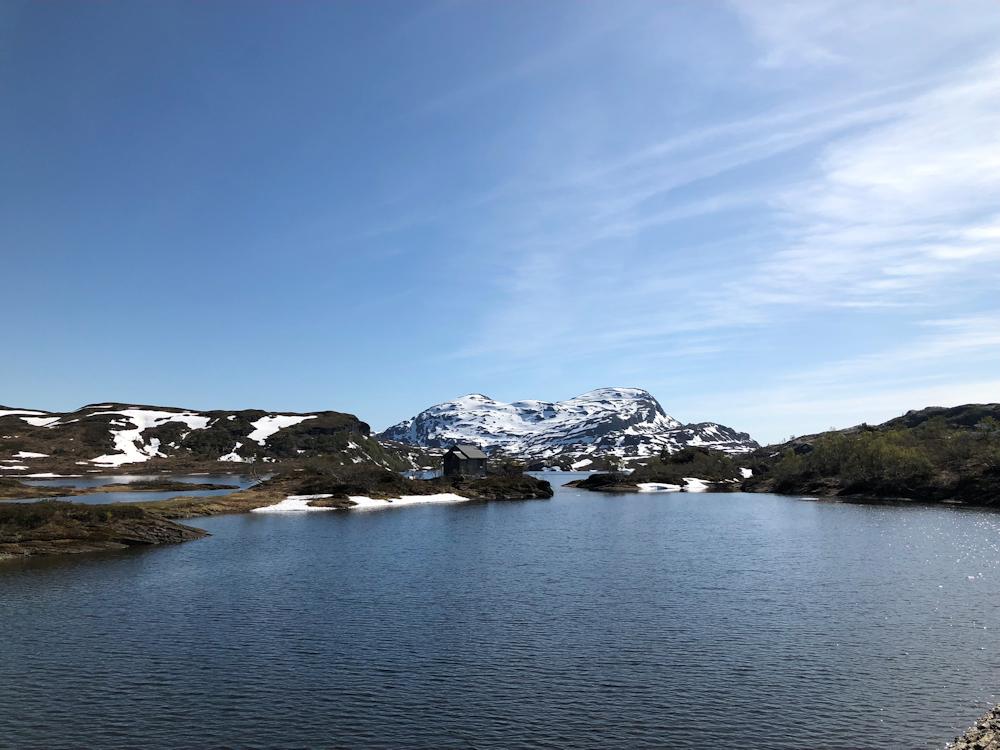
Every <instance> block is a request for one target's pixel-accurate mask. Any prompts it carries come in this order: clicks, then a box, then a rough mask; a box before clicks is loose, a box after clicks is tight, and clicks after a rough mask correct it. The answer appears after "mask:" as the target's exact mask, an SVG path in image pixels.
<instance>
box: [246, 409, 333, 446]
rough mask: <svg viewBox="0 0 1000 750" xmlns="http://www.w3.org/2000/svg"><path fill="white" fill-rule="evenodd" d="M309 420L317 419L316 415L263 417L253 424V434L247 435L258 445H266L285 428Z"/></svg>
mask: <svg viewBox="0 0 1000 750" xmlns="http://www.w3.org/2000/svg"><path fill="white" fill-rule="evenodd" d="M307 419H316V415H315V414H309V415H306V416H292V415H290V414H276V415H274V416H273V417H261V418H260V419H258V420H257V421H256V422H251V423H250V424H251V425H253V428H254V430H253V432H251V433H250V434H249V435H247V437H248V438H250V439H251V440H256V441H257V445H264V443H265V442H267V439H268V438H269V437H271V435H273V434H274V433H276V432H277V431H278V430H280V429H282V428H283V427H291V426H292V425H296V424H298V423H299V422H305V421H306V420H307Z"/></svg>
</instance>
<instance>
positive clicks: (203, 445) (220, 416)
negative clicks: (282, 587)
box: [0, 401, 417, 477]
mask: <svg viewBox="0 0 1000 750" xmlns="http://www.w3.org/2000/svg"><path fill="white" fill-rule="evenodd" d="M409 453H411V452H410V451H408V450H397V449H396V448H395V447H393V446H389V445H384V444H383V443H381V442H379V441H378V440H376V439H375V438H373V437H372V436H371V428H370V427H369V425H368V424H367V423H366V422H363V421H361V420H360V419H358V418H357V417H356V416H354V415H352V414H346V413H343V412H336V411H314V412H291V411H279V412H275V411H265V410H263V409H241V410H194V409H183V408H179V407H172V406H154V405H148V404H141V405H140V404H131V403H127V402H115V401H107V402H100V403H93V404H88V405H86V406H82V407H80V408H79V409H76V410H75V411H70V412H50V411H43V410H39V409H26V408H10V407H0V476H13V477H17V476H21V477H31V476H34V475H38V474H42V475H46V474H51V473H53V472H57V471H58V472H61V473H65V472H72V473H74V474H80V473H99V472H101V471H108V470H111V469H114V470H118V471H122V472H129V471H134V470H136V469H139V468H142V469H143V470H158V469H163V468H176V469H182V468H191V467H194V466H198V467H199V468H204V465H205V464H212V465H217V467H218V469H223V467H225V466H226V465H227V464H230V465H232V464H247V463H255V462H261V463H264V464H272V463H278V462H284V461H288V460H307V459H309V458H311V457H320V456H322V457H326V458H329V457H332V458H333V459H334V461H335V462H337V461H339V462H340V463H343V464H354V463H372V464H377V465H380V466H383V467H385V468H392V469H404V468H415V467H416V466H417V464H416V463H415V462H414V461H413V460H412V457H410V456H409V455H408V454H409ZM233 468H235V467H233ZM40 469H41V470H42V471H39V470H40Z"/></svg>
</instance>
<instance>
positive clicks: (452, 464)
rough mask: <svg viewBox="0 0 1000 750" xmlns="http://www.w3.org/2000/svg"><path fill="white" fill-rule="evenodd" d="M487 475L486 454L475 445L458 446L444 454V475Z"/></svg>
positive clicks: (452, 447)
mask: <svg viewBox="0 0 1000 750" xmlns="http://www.w3.org/2000/svg"><path fill="white" fill-rule="evenodd" d="M485 473H486V454H485V453H483V452H482V451H481V450H479V448H477V447H476V446H474V445H461V444H456V445H453V446H451V448H449V449H448V452H447V453H445V454H444V475H445V476H446V477H455V476H459V475H462V474H464V475H467V476H480V477H481V476H483V475H484V474H485Z"/></svg>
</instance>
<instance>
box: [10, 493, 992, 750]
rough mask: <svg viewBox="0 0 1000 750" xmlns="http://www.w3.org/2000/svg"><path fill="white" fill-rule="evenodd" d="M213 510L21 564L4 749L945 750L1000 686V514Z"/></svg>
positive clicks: (569, 504)
mask: <svg viewBox="0 0 1000 750" xmlns="http://www.w3.org/2000/svg"><path fill="white" fill-rule="evenodd" d="M546 478H549V479H550V480H551V481H553V484H557V483H559V482H565V481H569V480H570V479H572V478H574V475H572V474H568V473H563V474H555V475H552V474H550V475H546ZM190 523H192V524H193V525H197V526H200V527H202V528H205V529H206V530H208V531H209V532H211V533H212V534H213V536H211V537H208V538H206V539H204V540H199V541H195V542H190V543H187V544H183V545H178V546H172V547H160V548H150V549H144V550H130V551H127V552H120V553H102V554H94V555H86V556H82V555H81V556H69V557H62V558H49V559H34V560H26V561H13V562H7V563H4V564H2V565H0V633H2V635H0V638H2V641H0V646H2V647H0V746H9V747H14V748H46V749H48V748H61V747H102V748H117V747H121V748H126V747H139V746H141V747H144V748H167V747H189V748H206V747H240V748H291V747H324V748H333V747H337V748H340V747H348V748H529V747H530V748H535V747H549V748H569V747H573V748H595V749H596V748H601V749H605V748H623V749H624V748H706V747H733V748H776V749H777V748H782V749H786V748H787V749H788V750H801V749H802V748H828V749H831V750H832V749H847V748H876V747H877V748H940V747H941V746H942V745H943V743H944V741H946V740H949V739H951V738H952V737H953V736H954V735H955V734H957V733H958V732H959V731H960V730H962V729H964V728H965V726H966V725H967V724H969V723H971V722H972V721H973V720H974V719H975V718H977V717H978V715H979V714H980V713H982V711H983V710H985V708H986V707H987V706H988V705H990V704H991V703H992V702H994V701H995V700H996V687H997V685H998V680H1000V570H998V567H1000V515H997V514H994V513H989V512H980V511H973V510H960V509H954V508H938V507H920V506H913V507H888V506H881V507H879V506H863V505H846V504H835V503H826V502H816V501H809V500H801V499H795V498H785V497H778V496H773V495H743V494H642V495H627V496H609V495H602V494H597V493H588V492H585V491H581V490H573V489H569V488H558V490H557V494H556V497H554V498H553V499H552V500H548V501H545V500H536V501H526V502H508V503H489V504H467V505H466V504H462V505H454V506H429V505H428V506H417V507H410V508H405V509H390V510H385V511H373V512H357V511H355V512H346V513H343V512H327V513H308V514H287V515H272V514H246V515H234V516H219V517H214V518H201V519H196V520H194V521H191V522H190Z"/></svg>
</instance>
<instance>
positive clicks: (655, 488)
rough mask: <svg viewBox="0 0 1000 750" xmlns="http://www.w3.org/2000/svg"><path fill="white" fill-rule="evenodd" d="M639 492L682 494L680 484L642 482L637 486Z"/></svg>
mask: <svg viewBox="0 0 1000 750" xmlns="http://www.w3.org/2000/svg"><path fill="white" fill-rule="evenodd" d="M636 487H638V488H639V492H680V491H681V486H680V485H679V484H667V483H666V482H640V483H639V484H637V485H636Z"/></svg>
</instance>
